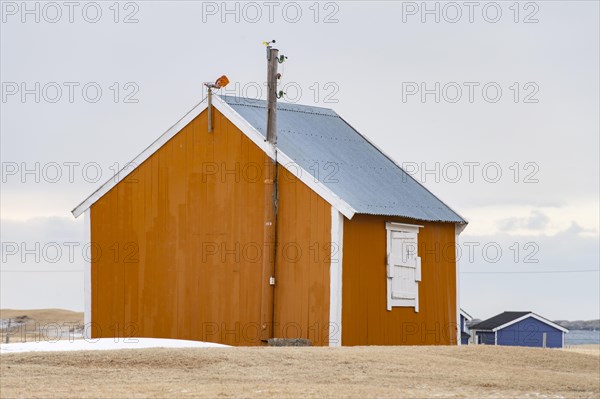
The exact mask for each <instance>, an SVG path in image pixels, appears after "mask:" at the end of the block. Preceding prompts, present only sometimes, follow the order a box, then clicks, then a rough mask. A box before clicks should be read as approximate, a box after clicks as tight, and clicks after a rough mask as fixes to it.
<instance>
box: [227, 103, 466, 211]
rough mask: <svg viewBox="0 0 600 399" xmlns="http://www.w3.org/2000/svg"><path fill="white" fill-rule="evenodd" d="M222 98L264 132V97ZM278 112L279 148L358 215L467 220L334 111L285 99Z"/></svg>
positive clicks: (279, 105)
mask: <svg viewBox="0 0 600 399" xmlns="http://www.w3.org/2000/svg"><path fill="white" fill-rule="evenodd" d="M221 98H222V99H223V100H224V101H225V102H226V103H227V104H228V105H229V106H230V107H232V108H233V109H234V110H235V111H236V112H237V113H238V114H240V116H242V117H243V118H244V119H245V120H246V121H248V122H249V123H250V124H251V125H252V126H253V127H254V128H255V129H256V130H258V131H259V132H260V133H261V134H262V135H263V136H265V130H266V110H265V106H266V103H265V101H263V100H255V99H248V98H241V97H234V96H221ZM277 110H278V111H277V148H278V149H280V150H281V151H282V152H284V153H285V154H286V155H287V156H289V157H290V158H291V159H293V161H294V162H295V163H296V164H298V166H299V167H301V168H302V169H304V170H305V171H307V172H308V173H310V174H311V175H312V176H313V177H314V178H315V179H317V180H319V181H320V182H322V183H323V184H324V185H325V186H326V187H327V188H329V189H330V190H331V191H333V192H334V193H335V194H336V195H337V196H339V197H340V198H341V199H343V200H344V201H346V202H347V203H348V204H349V205H350V206H352V207H353V208H354V209H355V210H356V211H357V213H364V214H370V215H387V216H404V217H407V218H412V219H418V220H424V221H443V222H454V223H466V221H465V220H464V219H463V218H462V217H460V216H459V215H458V214H457V213H456V212H454V211H453V210H452V209H450V207H448V206H447V205H446V204H444V203H443V202H442V201H441V200H439V199H438V198H437V197H436V196H435V195H433V194H432V193H431V192H430V191H429V190H427V189H426V188H425V187H423V186H422V185H421V184H420V183H419V182H417V181H416V180H415V179H413V178H412V177H411V176H410V175H409V174H407V173H406V172H405V171H404V170H402V168H400V167H399V166H398V165H397V164H396V163H394V161H392V160H391V159H390V158H388V157H387V156H386V155H385V154H383V153H382V152H381V151H380V150H379V149H377V148H376V147H375V146H374V145H373V144H371V143H370V142H369V141H368V140H367V139H366V138H365V137H363V136H362V135H361V134H360V133H358V132H357V131H356V130H355V129H354V128H353V127H352V126H350V125H349V124H348V123H347V122H346V121H344V120H343V119H342V118H341V117H340V116H339V115H338V114H337V113H335V112H334V111H333V110H331V109H327V108H320V107H312V106H306V105H296V104H286V103H278V104H277Z"/></svg>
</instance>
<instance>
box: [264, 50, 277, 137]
mask: <svg viewBox="0 0 600 399" xmlns="http://www.w3.org/2000/svg"><path fill="white" fill-rule="evenodd" d="M273 42H275V41H273ZM267 62H268V67H267V142H268V143H269V144H271V145H272V146H273V147H275V146H276V145H277V80H278V79H279V76H278V74H277V64H278V63H279V50H278V49H276V48H272V47H271V46H270V45H268V46H267Z"/></svg>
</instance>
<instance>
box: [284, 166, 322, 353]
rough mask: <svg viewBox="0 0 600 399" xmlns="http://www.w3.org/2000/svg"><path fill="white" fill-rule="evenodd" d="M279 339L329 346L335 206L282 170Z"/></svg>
mask: <svg viewBox="0 0 600 399" xmlns="http://www.w3.org/2000/svg"><path fill="white" fill-rule="evenodd" d="M277 229H278V248H279V251H278V256H277V265H276V270H275V275H276V281H277V284H276V285H275V323H276V325H275V327H276V329H275V335H276V336H277V337H283V338H308V339H310V340H312V342H313V345H328V344H329V339H328V337H329V335H328V334H329V265H330V262H331V261H330V259H331V247H330V242H331V205H329V203H327V202H326V201H325V200H324V199H323V198H321V197H320V196H319V195H317V194H316V193H315V192H314V191H312V190H311V189H310V188H309V187H308V186H307V185H305V184H304V183H302V182H301V181H300V180H298V179H297V178H296V177H294V176H293V175H292V174H291V173H289V172H288V171H287V170H285V169H284V168H283V167H281V166H279V212H278V226H277Z"/></svg>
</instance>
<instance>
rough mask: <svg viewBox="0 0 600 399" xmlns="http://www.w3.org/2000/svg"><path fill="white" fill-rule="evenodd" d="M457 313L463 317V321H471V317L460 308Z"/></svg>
mask: <svg viewBox="0 0 600 399" xmlns="http://www.w3.org/2000/svg"><path fill="white" fill-rule="evenodd" d="M459 313H460V314H461V315H463V316H465V319H467V320H469V321H471V320H473V316H471V315H470V314H468V313H467V312H465V311H464V310H463V309H462V308H461V309H460V311H459Z"/></svg>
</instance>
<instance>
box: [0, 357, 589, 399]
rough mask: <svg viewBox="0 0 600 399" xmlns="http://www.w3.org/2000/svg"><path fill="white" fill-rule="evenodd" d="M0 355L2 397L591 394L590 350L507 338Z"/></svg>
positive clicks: (534, 395) (551, 396)
mask: <svg viewBox="0 0 600 399" xmlns="http://www.w3.org/2000/svg"><path fill="white" fill-rule="evenodd" d="M0 363H1V379H0V384H1V385H0V396H1V397H3V398H13V397H56V398H58V397H60V398H64V397H105V398H108V397H111V398H116V397H156V398H158V397H211V398H214V397H255V398H265V397H353V398H370V397H410V398H431V397H471V398H518V397H522V398H561V397H567V398H597V397H600V358H599V357H597V356H595V355H589V354H581V353H573V352H569V351H564V350H544V349H529V348H516V347H492V346H470V347H348V348H317V347H313V348H289V347H288V348H285V347H283V348H282V347H279V348H271V347H262V348H210V349H140V350H120V351H87V352H62V353H60V352H58V353H20V354H19V353H15V354H4V355H2V356H0Z"/></svg>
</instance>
